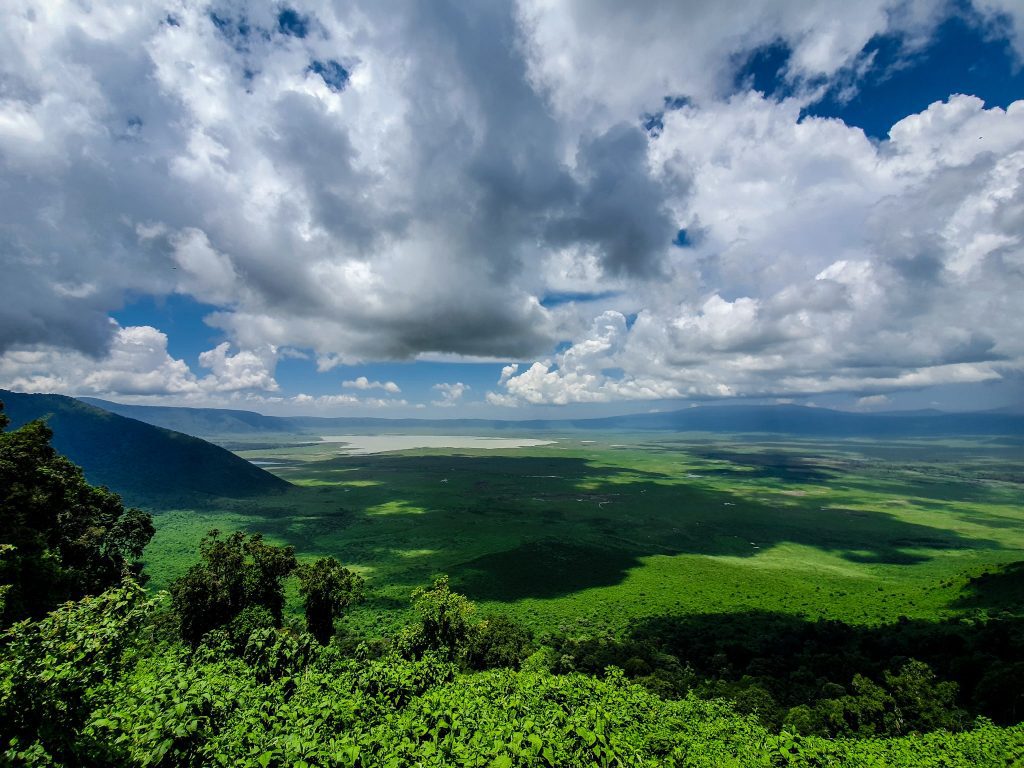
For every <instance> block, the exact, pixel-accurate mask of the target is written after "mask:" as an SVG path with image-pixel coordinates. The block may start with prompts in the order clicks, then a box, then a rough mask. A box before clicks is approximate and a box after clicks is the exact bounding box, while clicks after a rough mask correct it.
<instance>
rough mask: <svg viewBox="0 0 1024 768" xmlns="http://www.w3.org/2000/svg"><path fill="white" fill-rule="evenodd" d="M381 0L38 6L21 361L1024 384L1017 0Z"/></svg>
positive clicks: (262, 398)
mask: <svg viewBox="0 0 1024 768" xmlns="http://www.w3.org/2000/svg"><path fill="white" fill-rule="evenodd" d="M357 6H358V7H357ZM733 6H735V7H733ZM383 12H384V11H382V10H381V9H379V8H378V7H375V6H374V5H373V4H366V5H365V7H361V6H360V4H359V3H356V4H353V7H352V8H348V9H339V8H336V7H334V6H332V5H330V4H327V3H318V2H308V3H289V4H283V5H280V6H279V7H270V6H262V5H259V6H257V5H250V4H246V3H226V2H225V3H219V2H214V3H212V4H210V3H205V2H193V1H192V0H183V1H182V2H181V3H180V4H178V5H177V6H176V10H175V11H174V12H173V13H172V14H168V13H167V12H166V10H159V9H155V8H150V7H148V6H145V5H140V6H139V8H138V13H134V14H125V15H124V16H122V17H117V18H115V17H111V16H107V15H104V14H103V13H102V11H101V10H97V9H93V10H89V9H87V8H64V9H62V10H60V11H59V12H55V13H54V14H52V15H50V16H48V17H46V18H43V17H41V16H39V15H37V14H33V13H32V12H31V8H30V6H29V5H26V6H25V7H24V8H20V9H15V11H14V13H12V14H11V19H12V23H11V24H9V25H7V27H8V28H7V29H6V30H5V31H3V32H2V33H0V37H2V38H3V39H0V51H2V53H0V64H2V65H3V66H2V67H0V72H3V73H4V74H2V75H0V86H2V87H3V88H4V92H6V93H9V94H14V95H15V96H14V97H13V98H12V99H9V100H7V101H5V102H2V104H0V164H2V166H3V176H4V178H5V179H6V183H5V184H3V185H0V203H2V206H0V254H2V256H3V259H4V264H5V268H6V274H7V277H8V279H7V280H5V281H4V284H3V286H2V287H0V306H2V308H0V386H3V387H10V388H14V389H19V390H24V391H59V392H65V393H68V394H82V395H92V396H98V397H106V398H109V399H114V400H121V401H126V402H142V403H161V404H182V405H189V404H193V405H224V406H226V407H245V408H252V409H254V410H260V411H263V412H267V413H322V414H328V415H347V414H350V415H368V414H370V415H377V416H409V415H423V416H427V415H429V416H474V417H475V416H481V417H495V418H513V419H514V418H530V417H534V416H539V415H542V416H547V417H556V416H558V415H559V414H561V415H566V416H582V415H604V414H607V413H626V412H636V411H645V410H652V409H662V410H664V409H669V408H676V407H685V406H687V405H690V404H694V403H706V402H715V403H721V402H779V401H784V402H798V403H810V404H817V405H826V406H830V407H838V408H854V409H862V410H887V409H901V408H930V407H938V408H943V409H949V410H960V409H978V408H990V407H1016V406H1021V405H1022V403H1024V385H1022V381H1024V377H1022V372H1024V316H1022V315H1024V313H1022V312H1021V310H1020V308H1019V306H1018V305H1019V302H1018V300H1017V296H1019V295H1021V291H1022V289H1024V218H1022V216H1021V215H1020V211H1021V210H1022V209H1024V182H1022V181H1021V179H1022V178H1024V170H1022V168H1024V102H1021V101H1020V100H1021V99H1024V68H1022V64H1024V58H1022V55H1024V8H1022V7H1021V6H1020V5H1019V4H1017V3H1015V2H1011V1H1010V0H1005V1H1004V0H984V2H982V0H977V2H976V3H970V2H966V1H964V2H946V1H945V0H934V1H931V0H929V1H925V2H921V3H916V4H907V3H904V2H902V1H898V0H869V1H867V2H864V3H862V4H856V5H854V6H852V7H839V6H836V5H834V4H826V3H820V4H816V3H810V4H799V3H789V2H782V1H781V0H780V2H777V3H763V4H758V5H756V6H755V5H751V4H746V3H740V2H738V1H737V2H736V3H723V4H721V6H720V7H719V6H716V7H709V6H707V5H706V4H697V3H670V2H664V3H659V2H655V3H652V5H651V7H650V8H649V9H648V12H647V13H644V14H640V13H636V14H631V13H621V12H619V11H615V10H614V9H612V8H610V7H605V6H600V5H599V6H593V5H590V4H587V3H582V2H574V1H573V0H565V2H563V3H558V4H543V3H539V2H536V3H535V2H533V1H532V0H521V1H520V2H518V3H501V2H495V3H491V4H482V5H478V6H473V7H467V6H445V5H443V4H442V5H436V6H432V7H429V8H427V7H423V6H420V5H417V4H409V5H407V6H404V7H403V8H401V9H399V11H398V12H396V13H391V14H390V15H389V16H388V18H387V19H386V21H387V23H382V22H383V21H384V19H377V15H378V14H380V13H383ZM83 30H88V36H87V37H86V36H83ZM86 39H88V42H86ZM524 42H525V43H526V44H524ZM43 61H49V62H51V65H50V66H43V65H42V63H41V62H43ZM61 71H74V72H76V73H77V81H78V84H77V85H76V84H75V82H73V81H74V80H75V78H62V77H60V75H59V72H61ZM72 115H73V116H74V118H73V119H69V118H68V116H72Z"/></svg>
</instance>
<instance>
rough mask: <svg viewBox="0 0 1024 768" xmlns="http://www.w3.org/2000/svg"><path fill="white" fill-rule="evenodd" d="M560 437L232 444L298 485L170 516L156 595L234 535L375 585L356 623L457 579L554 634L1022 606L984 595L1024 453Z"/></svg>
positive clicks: (962, 444)
mask: <svg viewBox="0 0 1024 768" xmlns="http://www.w3.org/2000/svg"><path fill="white" fill-rule="evenodd" d="M543 436H544V438H545V440H550V441H551V442H550V443H549V444H547V445H531V446H528V447H521V448H495V449H488V450H483V449H472V448H464V447H458V448H456V447H449V448H441V447H438V448H417V449H412V450H397V451H390V452H382V453H372V454H370V453H366V454H354V455H353V454H351V453H350V454H345V453H343V450H344V448H343V447H342V446H340V445H338V444H333V443H327V442H321V441H316V442H311V441H308V438H307V439H306V440H303V439H302V436H301V435H298V436H296V435H290V436H289V435H281V436H278V438H277V439H273V440H271V439H268V438H267V436H265V435H261V436H259V437H251V438H248V439H242V438H240V437H239V436H238V435H233V436H230V437H225V438H223V442H224V444H225V445H228V446H230V447H231V448H232V449H233V450H234V451H235V452H236V453H237V454H238V455H239V456H241V457H244V458H246V459H248V460H250V461H252V462H254V463H256V464H258V465H260V466H261V467H263V468H264V469H266V470H267V471H269V472H271V473H273V474H275V475H276V476H278V477H280V478H281V479H283V480H287V481H288V482H289V483H291V484H292V486H293V487H291V488H289V489H288V490H286V491H285V492H283V493H281V494H275V495H273V496H269V497H266V498H252V499H235V500H224V501H223V502H222V503H218V504H213V505H210V504H204V505H203V506H202V507H201V508H197V509H192V510H190V509H182V508H178V509H169V510H163V511H160V512H159V513H158V514H157V515H156V516H155V523H156V527H157V535H156V537H155V539H154V541H153V542H152V544H151V545H150V547H149V548H148V549H147V551H146V569H147V572H148V573H150V574H151V576H152V582H151V584H152V587H153V588H154V589H159V588H162V587H165V586H167V585H168V584H169V583H170V581H171V580H173V579H174V578H176V577H177V576H179V575H180V574H181V573H183V572H184V570H186V569H187V567H188V566H189V565H190V564H191V561H192V559H194V557H195V555H194V553H195V544H196V542H197V541H198V540H199V538H200V537H201V536H202V535H203V534H204V533H205V532H206V531H207V530H208V529H210V528H213V527H217V528H220V529H222V530H232V529H243V530H248V531H254V532H261V533H263V534H265V535H266V536H267V537H268V538H269V539H271V540H273V541H277V542H280V543H287V544H292V545H294V546H296V548H297V551H298V554H299V556H300V559H301V558H302V557H307V558H312V557H316V556H321V555H331V556H334V557H337V558H338V559H339V560H341V561H342V562H344V563H346V564H349V565H350V566H351V567H353V568H354V569H356V570H357V571H359V572H360V573H361V574H363V575H364V577H365V578H366V579H367V584H368V588H369V595H370V599H368V600H367V602H366V603H365V604H364V605H363V606H361V607H359V608H357V609H355V610H354V611H353V613H352V614H351V616H350V618H349V622H350V623H351V624H352V625H353V626H354V627H366V628H369V627H370V626H373V627H378V628H380V627H383V626H391V625H394V624H397V623H400V622H401V621H404V620H405V618H406V613H407V611H408V605H409V603H408V595H409V593H410V592H411V591H412V590H413V589H414V588H416V587H417V586H423V585H425V584H429V583H430V581H431V580H432V579H433V578H434V577H435V576H437V575H440V574H447V575H449V576H450V577H451V579H452V583H453V586H454V587H455V588H457V589H459V590H460V591H461V592H464V593H465V594H466V595H467V596H469V597H470V598H471V599H473V600H475V601H477V602H478V603H480V604H481V605H482V606H483V607H484V608H488V607H492V608H500V609H501V610H503V611H509V612H511V613H513V614H514V615H515V616H516V617H517V618H518V619H520V620H521V621H523V622H524V623H526V624H528V625H529V626H531V627H532V628H534V629H536V630H538V631H545V630H551V629H554V628H557V627H559V626H562V625H565V624H567V623H573V622H587V623H593V624H596V625H599V626H602V627H607V628H609V629H612V630H616V631H619V630H624V629H626V628H627V627H628V626H629V625H630V624H631V623H635V622H636V621H639V620H642V619H646V618H650V617H656V616H679V615H691V614H699V613H707V612H742V611H749V610H755V609H756V610H765V611H773V612H778V613H783V614H787V615H792V616H797V617H801V618H805V619H811V620H813V619H818V618H829V619H837V620H841V621H844V622H848V623H853V624H863V625H873V624H881V623H888V622H894V621H896V620H898V619H899V617H901V616H903V617H909V618H915V619H925V620H934V619H939V618H946V617H953V616H964V615H971V614H972V613H974V612H976V611H979V610H982V611H984V610H987V609H991V610H992V611H994V612H998V611H1000V610H1011V611H1020V610H1021V606H1020V605H995V604H989V603H988V602H987V597H986V595H983V594H976V593H975V590H974V588H973V587H972V586H971V583H972V582H971V579H974V578H976V577H979V576H980V575H981V574H983V573H984V572H986V571H987V570H992V569H995V568H998V567H999V566H1000V565H1003V564H1007V563H1012V562H1014V561H1019V560H1022V559H1024V504H1022V501H1024V485H1022V481H1024V470H1022V468H1024V447H1022V446H1021V445H1020V444H1019V443H1018V442H1016V441H1014V440H1013V439H1005V438H998V437H994V438H966V437H957V438H949V439H906V440H895V439H890V440H883V441H879V440H872V439H857V438H849V439H841V440H826V439H820V438H816V439H810V438H795V437H792V436H779V435H775V436H768V435H756V436H746V437H744V436H732V435H731V436H723V435H721V434H717V435H713V434H696V433H683V434H679V433H669V434H665V433H656V434H651V433H630V432H614V433H611V432H609V433H600V434H592V433H586V434H580V433H579V432H572V431H569V432H565V433H562V434H549V433H544V435H543ZM530 437H536V435H530ZM369 439H375V440H378V441H387V440H388V438H387V437H386V436H380V437H378V438H369ZM392 439H394V438H392ZM247 440H248V442H247ZM383 444H384V445H386V442H385V443H383Z"/></svg>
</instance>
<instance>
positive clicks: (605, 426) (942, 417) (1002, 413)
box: [82, 398, 1024, 437]
mask: <svg viewBox="0 0 1024 768" xmlns="http://www.w3.org/2000/svg"><path fill="white" fill-rule="evenodd" d="M82 400H83V401H84V402H87V403H90V404H91V405H95V406H96V407H98V408H103V409H105V410H108V411H110V412H112V413H117V414H120V415H122V416H127V417H130V418H133V419H138V420H139V421H144V422H146V423H148V424H153V425H156V426H160V427H164V428H165V429H174V430H177V431H179V432H184V433H186V434H191V435H198V436H203V437H224V436H231V435H255V434H260V433H265V434H270V433H292V434H295V433H300V434H311V435H313V434H315V435H325V434H331V433H334V434H337V433H338V432H339V431H343V430H360V431H365V430H369V429H377V430H382V431H394V430H418V429H421V430H438V429H445V430H452V431H459V432H463V431H467V430H499V431H518V432H543V431H566V430H633V431H647V430H651V431H673V432H736V433H743V432H768V433H780V434H790V435H806V436H815V437H826V436H831V437H854V436H875V437H925V436H953V435H1012V436H1024V413H1015V412H1008V411H1007V410H1005V409H1003V410H999V411H983V412H973V413H944V412H942V411H931V410H926V411H894V412H889V413H851V412H848V411H833V410H829V409H827V408H808V407H805V406H797V405H715V406H700V407H695V408H684V409H682V410H678V411H667V412H663V413H661V412H659V413H641V414H634V415H628V416H610V417H605V418H596V419H539V420H538V419H535V420H530V421H502V420H488V419H380V418H347V417H316V416H264V415H263V414H260V413H256V412H254V411H237V410H228V409H221V408H172V407H165V406H150V405H122V404H120V403H112V402H108V401H106V400H98V399H95V398H82Z"/></svg>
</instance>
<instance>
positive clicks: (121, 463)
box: [0, 390, 289, 504]
mask: <svg viewBox="0 0 1024 768" xmlns="http://www.w3.org/2000/svg"><path fill="white" fill-rule="evenodd" d="M0 402H3V404H4V412H5V413H6V414H7V415H8V417H10V419H11V426H10V427H9V429H15V428H17V427H19V426H21V425H22V424H25V423H27V422H29V421H33V420H35V419H45V420H46V422H47V424H48V425H49V426H50V428H51V429H52V430H53V445H54V447H55V448H56V449H57V450H58V451H60V452H61V453H63V454H64V455H65V456H67V457H68V458H69V459H71V460H72V461H73V462H75V463H76V464H78V465H79V466H80V467H82V469H83V470H84V472H85V476H86V478H87V479H88V480H89V482H91V483H94V484H98V485H105V486H107V487H108V488H110V489H112V490H114V491H117V492H118V493H120V494H121V495H122V496H123V497H124V498H125V500H126V501H127V502H129V503H132V504H150V503H157V502H159V503H161V504H170V503H173V502H174V501H175V500H181V501H188V502H189V503H191V504H194V503H195V502H196V501H197V500H200V499H202V498H204V497H205V498H208V499H213V498H217V497H231V498H243V497H250V496H261V495H266V494H268V493H274V492H278V491H282V490H284V489H285V488H287V487H288V485H289V484H288V483H287V482H285V481H284V480H281V479H280V478H278V477H275V476H274V475H272V474H270V473H269V472H266V471H264V470H262V469H260V468H259V467H257V466H254V465H253V464H250V463H249V462H248V461H246V460H245V459H242V458H239V457H238V456H236V455H235V454H233V453H231V452H230V451H227V450H224V449H223V448H221V447H219V446H216V445H213V444H212V443H208V442H206V441H205V440H200V439H199V438H197V437H193V436H190V435H187V434H182V433H181V432H175V431H171V430H168V429H163V428H160V427H159V426H154V425H152V424H149V423H146V422H145V421H144V420H137V419H134V418H127V417H125V416H123V415H118V414H116V413H113V412H112V410H110V409H103V408H97V407H95V406H93V405H89V404H87V403H83V402H81V401H79V400H76V399H74V398H71V397H65V396H63V395H26V394H20V393H15V392H8V391H5V390H0ZM111 405H113V404H111ZM186 410H187V409H186Z"/></svg>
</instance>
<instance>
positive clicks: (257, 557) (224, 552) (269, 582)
mask: <svg viewBox="0 0 1024 768" xmlns="http://www.w3.org/2000/svg"><path fill="white" fill-rule="evenodd" d="M199 554H200V557H201V559H200V561H199V562H198V563H196V564H195V565H193V566H192V567H191V568H189V569H188V571H187V572H186V573H185V575H184V576H182V577H181V578H180V579H178V580H176V581H175V582H174V583H173V584H171V597H172V599H173V604H174V608H175V611H176V612H177V614H178V619H179V622H180V628H181V636H182V637H183V638H184V639H185V640H186V641H188V642H189V643H191V644H192V645H198V644H199V642H200V641H201V640H202V638H203V635H205V634H206V633H207V632H209V631H210V630H212V629H218V628H221V627H224V628H227V627H228V625H229V624H231V622H232V621H233V620H235V619H236V618H237V617H238V616H239V615H240V614H242V612H243V611H247V610H248V609H263V610H265V611H266V612H267V614H268V615H269V616H270V618H271V621H272V623H273V625H274V626H277V627H279V626H281V622H282V618H283V611H284V587H283V584H282V582H283V580H284V578H285V577H286V576H287V575H288V574H290V573H291V572H292V571H294V570H295V567H296V565H297V563H296V560H295V548H294V547H275V546H273V545H270V544H267V543H266V542H265V541H263V536H262V535H261V534H258V533H254V534H253V535H252V536H249V537H246V535H245V534H244V533H241V532H235V533H232V534H231V535H229V536H226V537H221V534H220V531H217V530H212V531H210V532H209V533H208V534H206V536H205V537H204V538H203V540H202V541H201V542H200V544H199ZM249 612H250V613H251V611H249ZM242 623H243V624H245V625H246V626H248V625H249V622H242ZM235 639H236V640H241V639H240V638H235Z"/></svg>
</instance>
